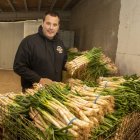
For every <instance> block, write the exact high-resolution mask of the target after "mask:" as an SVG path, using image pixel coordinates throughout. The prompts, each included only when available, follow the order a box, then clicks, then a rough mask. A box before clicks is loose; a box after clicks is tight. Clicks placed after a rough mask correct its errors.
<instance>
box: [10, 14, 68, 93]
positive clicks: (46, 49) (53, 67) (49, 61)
mask: <svg viewBox="0 0 140 140" xmlns="http://www.w3.org/2000/svg"><path fill="white" fill-rule="evenodd" d="M59 26H60V17H59V15H58V14H57V13H55V12H49V13H46V14H45V16H44V18H43V23H42V26H40V27H39V29H38V33H36V34H33V35H29V36H27V37H26V38H24V39H23V40H22V42H21V43H20V45H19V48H18V50H17V53H16V56H15V60H14V65H13V69H14V71H15V72H16V73H17V74H18V75H20V76H21V85H22V88H23V91H25V89H26V88H30V87H32V85H33V83H40V84H42V85H44V84H48V85H49V84H51V83H52V81H57V82H60V81H61V80H62V70H63V69H64V65H65V63H66V59H67V55H66V50H65V47H64V45H63V42H62V41H61V40H60V39H59V38H58V34H57V33H58V31H59Z"/></svg>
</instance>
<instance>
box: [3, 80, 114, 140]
mask: <svg viewBox="0 0 140 140" xmlns="http://www.w3.org/2000/svg"><path fill="white" fill-rule="evenodd" d="M91 96H92V100H89V99H88V98H87V96H81V95H80V94H78V93H77V92H71V91H70V90H69V87H68V88H67V85H65V84H61V83H55V84H53V85H51V86H48V87H46V88H45V87H40V88H38V89H37V90H36V89H35V90H34V89H28V90H27V91H26V95H18V96H15V97H13V96H11V95H8V96H7V99H6V102H7V107H8V114H9V115H10V116H9V117H8V115H6V118H7V119H8V118H9V119H11V118H17V119H16V120H20V122H23V118H24V117H25V118H26V119H29V120H32V123H33V124H34V125H32V127H31V125H27V127H25V126H22V125H21V124H22V123H20V125H21V128H23V127H24V129H27V130H28V129H29V128H30V127H31V128H33V126H35V127H36V129H34V130H36V134H38V136H36V138H38V137H39V138H41V139H44V138H47V139H51V138H53V137H54V138H55V139H58V140H59V138H60V137H61V139H62V138H63V139H66V140H67V139H70V138H76V139H79V140H82V139H88V137H90V133H91V130H92V129H93V128H95V127H97V126H98V125H99V123H100V121H102V119H103V117H104V115H105V114H107V113H110V112H112V111H113V107H114V99H113V98H112V97H111V96H107V97H104V96H99V95H97V94H94V93H93V95H91ZM8 102H9V103H10V104H9V103H8ZM5 105H6V104H5ZM24 120H25V119H24ZM6 122H7V120H6V121H5V123H4V125H5V128H7V131H8V130H9V129H8V128H11V127H12V126H14V125H15V122H14V121H10V120H9V121H8V122H11V124H10V125H9V123H8V124H7V123H6ZM18 122H19V121H18ZM18 122H16V123H18ZM27 124H28V123H27ZM10 126H11V127H10ZM27 130H24V131H25V132H26V131H27ZM17 131H18V133H20V131H21V129H19V130H17ZM22 131H23V130H22ZM31 131H32V129H31ZM27 134H28V133H27ZM27 134H26V133H24V135H25V136H27ZM33 134H34V133H33ZM24 135H23V134H22V137H23V136H24ZM31 136H32V135H31ZM28 137H30V136H28ZM34 139H35V138H34Z"/></svg>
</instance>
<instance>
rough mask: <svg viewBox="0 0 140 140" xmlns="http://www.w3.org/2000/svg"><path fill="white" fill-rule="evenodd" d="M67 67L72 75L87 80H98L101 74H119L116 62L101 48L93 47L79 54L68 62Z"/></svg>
mask: <svg viewBox="0 0 140 140" xmlns="http://www.w3.org/2000/svg"><path fill="white" fill-rule="evenodd" d="M65 67H66V69H67V72H68V73H69V75H70V76H71V77H73V78H77V79H81V80H83V81H86V82H90V81H96V80H97V79H98V78H99V77H100V76H108V75H115V74H117V68H116V66H115V65H114V63H113V62H112V61H111V59H110V58H108V57H106V56H105V55H104V54H103V53H102V51H101V49H99V48H93V49H91V50H90V51H86V52H85V53H83V54H81V55H79V56H77V57H76V58H74V59H73V60H71V61H69V62H67V63H66V65H65Z"/></svg>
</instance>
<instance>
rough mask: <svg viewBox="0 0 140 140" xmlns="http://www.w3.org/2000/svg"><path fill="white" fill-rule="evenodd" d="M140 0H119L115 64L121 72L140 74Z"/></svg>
mask: <svg viewBox="0 0 140 140" xmlns="http://www.w3.org/2000/svg"><path fill="white" fill-rule="evenodd" d="M139 36H140V1H138V0H133V1H132V0H121V12H120V26H119V32H118V48H117V55H116V64H117V66H118V67H119V69H120V73H121V74H134V73H137V74H138V75H140V37H139Z"/></svg>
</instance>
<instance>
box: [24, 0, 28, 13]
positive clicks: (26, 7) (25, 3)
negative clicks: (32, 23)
mask: <svg viewBox="0 0 140 140" xmlns="http://www.w3.org/2000/svg"><path fill="white" fill-rule="evenodd" d="M24 6H25V10H26V12H27V11H28V6H27V1H26V0H24Z"/></svg>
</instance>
